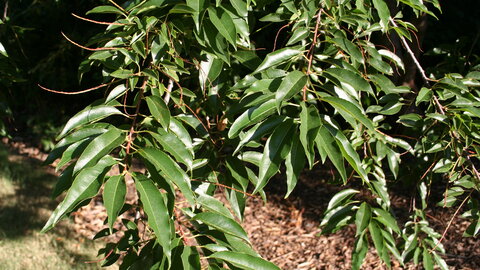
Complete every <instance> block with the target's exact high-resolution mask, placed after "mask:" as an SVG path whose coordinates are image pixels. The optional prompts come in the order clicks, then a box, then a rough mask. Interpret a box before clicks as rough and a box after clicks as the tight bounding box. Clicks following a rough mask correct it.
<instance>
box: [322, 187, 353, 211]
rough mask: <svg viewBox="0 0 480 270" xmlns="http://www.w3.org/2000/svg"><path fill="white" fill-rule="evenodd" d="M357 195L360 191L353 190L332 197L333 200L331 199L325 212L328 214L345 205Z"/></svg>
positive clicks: (343, 191)
mask: <svg viewBox="0 0 480 270" xmlns="http://www.w3.org/2000/svg"><path fill="white" fill-rule="evenodd" d="M357 193H359V191H358V190H354V189H351V188H349V189H345V190H342V191H340V192H338V193H337V194H335V195H334V196H333V197H332V199H330V202H328V206H327V210H325V212H327V213H328V212H329V211H330V210H332V209H334V208H337V207H338V206H340V205H342V204H344V203H345V201H347V200H349V199H350V198H352V197H353V195H355V194H357Z"/></svg>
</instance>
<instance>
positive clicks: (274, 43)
mask: <svg viewBox="0 0 480 270" xmlns="http://www.w3.org/2000/svg"><path fill="white" fill-rule="evenodd" d="M290 24H291V22H289V23H287V24H285V25H284V26H282V27H280V29H278V31H277V35H276V36H275V41H274V42H273V50H272V51H275V49H276V48H277V39H278V36H279V35H280V32H282V30H283V29H284V28H286V27H288V26H289V25H290Z"/></svg>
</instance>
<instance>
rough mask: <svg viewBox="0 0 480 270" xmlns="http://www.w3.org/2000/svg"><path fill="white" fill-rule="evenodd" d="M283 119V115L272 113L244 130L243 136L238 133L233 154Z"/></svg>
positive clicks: (270, 129) (260, 136)
mask: <svg viewBox="0 0 480 270" xmlns="http://www.w3.org/2000/svg"><path fill="white" fill-rule="evenodd" d="M285 119H286V117H285V116H278V115H274V116H272V117H269V118H268V119H267V120H265V121H263V122H261V123H258V124H256V125H255V126H254V127H252V128H251V129H249V130H248V131H247V132H245V134H243V136H242V135H240V138H241V140H240V142H239V143H238V144H237V148H236V149H235V151H233V155H235V154H236V153H237V152H238V151H239V150H240V149H241V148H242V147H243V146H244V145H245V144H247V143H249V142H251V141H256V140H258V139H260V138H262V137H263V136H264V135H265V134H267V133H268V132H270V131H272V130H273V129H274V128H275V127H277V126H278V125H279V124H280V123H282V122H283V121H285Z"/></svg>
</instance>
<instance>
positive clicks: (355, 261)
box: [352, 233, 368, 270]
mask: <svg viewBox="0 0 480 270" xmlns="http://www.w3.org/2000/svg"><path fill="white" fill-rule="evenodd" d="M367 251H368V241H367V239H366V237H365V233H362V234H361V235H360V236H359V237H357V239H356V240H355V249H354V250H353V253H352V269H353V270H358V269H360V268H361V266H362V264H363V260H364V259H365V256H366V255H367Z"/></svg>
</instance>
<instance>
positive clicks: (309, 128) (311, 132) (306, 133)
mask: <svg viewBox="0 0 480 270" xmlns="http://www.w3.org/2000/svg"><path fill="white" fill-rule="evenodd" d="M300 106H301V108H302V111H301V113H300V142H301V143H302V146H303V149H304V150H305V154H306V156H307V160H308V164H309V165H310V169H311V168H312V167H313V163H314V161H315V150H314V144H315V139H316V138H317V135H318V130H319V129H320V126H321V124H322V121H321V119H320V115H319V114H318V109H317V108H316V107H315V106H313V105H310V106H308V107H307V105H306V104H305V102H302V103H301V104H300Z"/></svg>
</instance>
